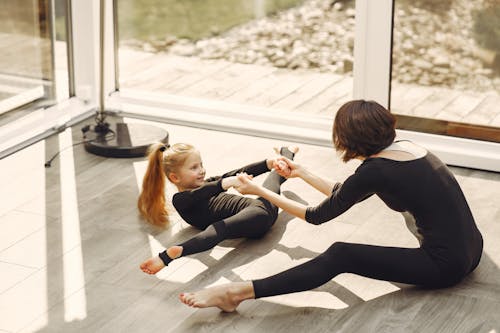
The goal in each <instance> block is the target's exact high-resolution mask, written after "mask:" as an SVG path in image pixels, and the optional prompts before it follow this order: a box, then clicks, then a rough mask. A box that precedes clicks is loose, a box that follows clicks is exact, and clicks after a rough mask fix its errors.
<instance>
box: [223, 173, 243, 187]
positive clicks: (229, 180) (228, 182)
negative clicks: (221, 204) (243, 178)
mask: <svg viewBox="0 0 500 333" xmlns="http://www.w3.org/2000/svg"><path fill="white" fill-rule="evenodd" d="M240 185H241V182H240V181H239V180H238V177H237V176H231V177H226V178H224V179H222V188H223V189H224V190H227V189H229V188H230V187H235V188H236V187H238V186H240Z"/></svg>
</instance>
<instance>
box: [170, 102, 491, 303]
mask: <svg viewBox="0 0 500 333" xmlns="http://www.w3.org/2000/svg"><path fill="white" fill-rule="evenodd" d="M394 128H395V119H394V117H393V116H392V114H391V113H390V112H389V111H388V110H386V109H385V108H384V107H382V106H381V105H379V104H377V103H375V102H372V101H364V100H356V101H351V102H348V103H346V104H344V105H343V106H342V107H341V108H340V109H339V111H338V113H337V115H336V117H335V121H334V126H333V143H334V147H335V149H336V150H337V151H339V152H341V153H342V159H343V161H345V162H347V161H349V160H351V159H360V160H362V161H363V162H362V164H361V165H360V166H359V167H358V168H357V170H356V171H355V173H354V174H353V175H351V176H350V177H348V178H347V179H346V180H345V182H344V183H343V184H340V183H336V184H333V183H331V182H329V181H328V180H325V179H323V178H321V177H318V176H316V175H314V174H313V173H311V172H309V171H308V170H306V169H305V168H303V167H302V166H300V165H298V164H295V163H293V162H291V161H289V160H286V159H283V160H284V161H286V162H287V165H288V167H289V169H290V171H289V172H288V176H287V177H288V178H290V177H299V178H301V179H303V180H304V181H305V182H306V183H308V184H309V185H311V186H313V187H314V188H316V189H317V190H319V191H321V192H323V193H324V194H326V195H328V197H327V198H326V199H325V200H324V201H323V202H322V203H320V204H319V205H318V206H316V207H306V206H304V205H302V204H300V203H297V202H295V201H292V200H288V199H287V198H285V197H283V196H280V195H278V194H275V193H271V192H270V191H268V190H266V189H264V188H262V187H261V186H258V185H256V184H254V183H253V182H252V181H251V180H250V179H249V178H248V177H245V176H244V175H240V176H239V177H238V179H239V180H240V181H241V183H242V185H239V186H238V187H236V188H237V189H238V190H239V191H240V192H241V193H252V194H257V195H259V196H261V197H263V198H265V199H267V200H269V201H270V202H272V203H273V204H275V205H277V206H278V207H281V208H282V209H283V210H285V211H287V212H289V213H291V214H293V215H295V216H297V217H299V218H302V219H305V220H306V221H307V222H309V223H312V224H321V223H324V222H327V221H330V220H332V219H334V218H335V217H337V216H338V215H340V214H342V213H343V212H345V211H346V210H348V209H349V208H350V207H351V206H353V205H354V204H356V203H358V202H360V201H362V200H364V199H366V198H368V197H370V196H372V195H374V194H376V195H377V196H378V197H379V198H380V199H381V200H382V201H384V203H385V204H386V205H387V206H388V207H389V208H391V209H393V210H395V211H398V212H401V213H403V216H404V217H405V220H406V222H407V224H409V225H410V226H412V227H411V228H410V231H413V232H414V233H415V236H416V237H417V238H418V239H419V242H420V246H419V247H418V248H398V247H386V246H373V245H365V244H351V243H344V242H337V243H334V244H333V245H332V246H331V247H330V248H329V249H328V250H326V251H325V252H324V253H322V254H320V255H319V256H318V257H316V258H314V259H312V260H310V261H308V262H306V263H304V264H302V265H299V266H296V267H293V268H291V269H289V270H286V271H284V272H281V273H279V274H276V275H274V276H270V277H268V278H264V279H260V280H254V281H245V282H238V283H231V284H227V285H222V286H218V287H213V288H209V289H204V290H201V291H198V292H194V293H186V294H181V295H180V299H181V301H182V302H183V303H185V304H187V305H189V306H193V307H209V306H216V307H219V308H220V309H222V310H224V311H234V309H236V307H237V306H238V304H240V302H242V301H243V300H246V299H251V298H260V297H267V296H274V295H280V294H286V293H292V292H298V291H304V290H309V289H313V288H316V287H318V286H320V285H322V284H324V283H326V282H328V281H330V280H331V279H332V278H334V277H335V276H336V275H338V274H341V273H354V274H358V275H362V276H366V277H369V278H373V279H379V280H386V281H393V282H400V283H407V284H414V285H420V286H425V287H431V288H439V287H447V286H451V285H454V284H456V283H458V282H459V281H460V280H462V279H463V278H464V277H465V276H466V275H467V274H469V273H470V272H471V271H472V270H474V269H475V268H476V267H477V265H478V264H479V260H480V258H481V254H482V248H483V240H482V236H481V234H480V232H479V230H478V229H477V227H476V224H475V222H474V218H473V217H472V213H471V211H470V209H469V206H468V204H467V202H466V199H465V197H464V195H463V193H462V191H461V189H460V186H459V185H458V183H457V181H456V180H455V178H454V176H453V175H452V174H451V172H450V171H449V170H448V168H447V167H446V166H445V165H444V164H443V163H442V162H441V161H440V160H439V159H438V158H437V157H436V156H434V155H433V154H432V153H430V152H428V151H426V150H425V149H424V148H422V147H420V146H417V145H416V144H413V143H411V142H409V141H396V142H394V138H395V135H396V133H395V129H394Z"/></svg>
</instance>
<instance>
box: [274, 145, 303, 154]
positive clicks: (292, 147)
mask: <svg viewBox="0 0 500 333" xmlns="http://www.w3.org/2000/svg"><path fill="white" fill-rule="evenodd" d="M285 147H287V148H288V150H289V151H291V152H292V153H294V154H297V153H298V152H299V147H298V146H285ZM273 150H274V152H275V153H276V154H278V155H281V154H280V150H281V147H273Z"/></svg>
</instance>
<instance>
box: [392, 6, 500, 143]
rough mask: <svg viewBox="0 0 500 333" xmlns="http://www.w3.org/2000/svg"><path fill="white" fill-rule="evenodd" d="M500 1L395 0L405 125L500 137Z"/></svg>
mask: <svg viewBox="0 0 500 333" xmlns="http://www.w3.org/2000/svg"><path fill="white" fill-rule="evenodd" d="M499 92H500V2H498V1H497V0H478V1H467V0H445V1H432V0H417V1H415V0H396V1H395V9H394V32H393V53H392V82H391V109H392V111H393V112H394V113H396V114H398V123H399V124H400V125H401V127H403V128H406V129H411V130H418V131H424V132H430V133H437V134H446V135H452V136H461V137H468V138H475V139H481V140H489V141H498V142H500V131H499V127H500V108H499V107H498V105H500V95H499Z"/></svg>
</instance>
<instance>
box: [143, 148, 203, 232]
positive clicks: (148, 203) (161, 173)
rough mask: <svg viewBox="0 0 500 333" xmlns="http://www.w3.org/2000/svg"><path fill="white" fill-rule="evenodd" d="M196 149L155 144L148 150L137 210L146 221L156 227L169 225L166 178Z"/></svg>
mask: <svg viewBox="0 0 500 333" xmlns="http://www.w3.org/2000/svg"><path fill="white" fill-rule="evenodd" d="M193 151H195V148H194V147H193V146H192V145H190V144H186V143H176V144H174V145H172V146H170V147H167V146H165V145H164V144H163V143H155V144H153V145H151V146H150V147H149V150H148V167H147V169H146V173H145V174H144V178H143V180H142V191H141V194H140V195H139V199H138V201H137V208H139V212H140V213H141V215H142V217H144V219H145V220H146V221H147V222H149V223H151V224H153V225H156V226H160V227H165V226H166V225H167V224H168V216H169V212H168V210H167V207H166V205H165V204H166V202H165V178H167V177H168V176H169V175H170V173H171V172H176V171H177V170H178V169H179V167H181V166H182V165H183V164H184V162H185V161H186V159H187V157H188V156H189V154H190V153H192V152H193Z"/></svg>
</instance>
